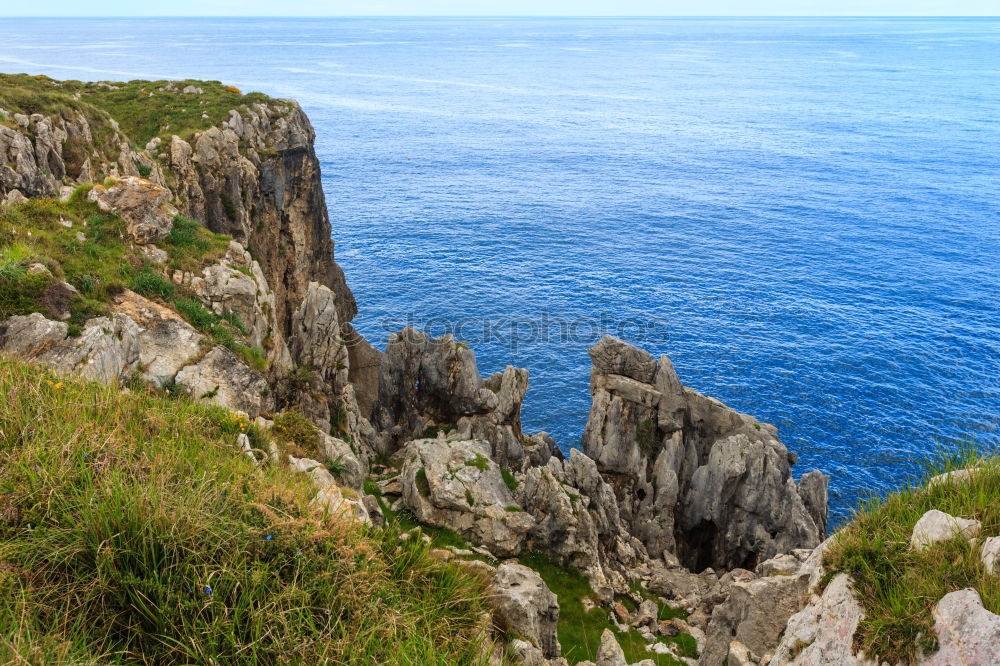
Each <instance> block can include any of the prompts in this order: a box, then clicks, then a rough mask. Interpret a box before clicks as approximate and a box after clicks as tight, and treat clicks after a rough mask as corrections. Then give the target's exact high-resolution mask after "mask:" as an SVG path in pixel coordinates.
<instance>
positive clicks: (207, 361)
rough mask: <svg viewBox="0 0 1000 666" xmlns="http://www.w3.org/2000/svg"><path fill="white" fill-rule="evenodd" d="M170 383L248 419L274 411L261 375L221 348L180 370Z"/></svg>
mask: <svg viewBox="0 0 1000 666" xmlns="http://www.w3.org/2000/svg"><path fill="white" fill-rule="evenodd" d="M174 381H175V382H176V383H177V386H179V387H180V388H182V389H183V390H185V391H187V392H188V393H189V394H190V395H191V396H192V397H194V398H196V399H203V400H208V401H210V402H213V403H215V404H217V405H219V406H221V407H226V408H228V409H232V410H234V411H241V412H246V413H247V414H249V415H250V417H251V418H253V417H256V416H257V415H258V414H260V413H262V412H265V413H266V412H270V411H271V410H272V409H273V408H274V405H273V403H272V401H271V394H270V386H269V385H268V383H267V380H266V379H265V378H264V377H263V375H261V374H260V373H259V372H256V371H255V370H253V369H252V368H250V367H249V366H247V365H246V364H245V363H243V362H242V361H240V360H239V358H237V357H236V355H235V354H233V352H231V351H229V350H228V349H226V348H225V347H222V346H217V347H214V348H213V349H212V351H210V352H208V353H207V354H206V355H205V356H204V358H202V359H201V360H200V361H198V362H197V363H193V364H191V365H188V366H185V367H184V368H182V369H181V371H180V372H178V373H177V376H176V377H175V379H174Z"/></svg>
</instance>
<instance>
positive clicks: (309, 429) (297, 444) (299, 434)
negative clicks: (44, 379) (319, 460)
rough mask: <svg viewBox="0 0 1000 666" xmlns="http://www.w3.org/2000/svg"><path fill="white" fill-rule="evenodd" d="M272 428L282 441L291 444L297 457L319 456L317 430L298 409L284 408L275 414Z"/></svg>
mask: <svg viewBox="0 0 1000 666" xmlns="http://www.w3.org/2000/svg"><path fill="white" fill-rule="evenodd" d="M272 430H273V431H274V433H275V435H277V436H278V437H279V438H281V440H282V441H283V442H288V443H291V444H292V445H293V449H294V450H293V453H294V454H295V455H296V456H297V457H299V458H316V457H319V432H318V431H317V430H316V426H314V425H313V424H312V422H311V421H309V419H307V418H306V417H305V415H304V414H302V412H300V411H299V410H298V409H295V408H291V409H286V410H285V411H283V412H281V413H280V414H276V415H275V417H274V427H273V428H272Z"/></svg>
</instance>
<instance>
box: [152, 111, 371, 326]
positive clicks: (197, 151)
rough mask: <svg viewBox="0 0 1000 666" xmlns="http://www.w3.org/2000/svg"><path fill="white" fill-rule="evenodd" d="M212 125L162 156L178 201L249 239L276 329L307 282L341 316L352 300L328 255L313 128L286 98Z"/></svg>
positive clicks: (352, 307) (350, 311) (192, 213)
mask: <svg viewBox="0 0 1000 666" xmlns="http://www.w3.org/2000/svg"><path fill="white" fill-rule="evenodd" d="M236 115H237V116H238V117H240V120H239V122H235V121H234V118H233V114H232V113H231V114H230V118H229V120H227V121H226V122H225V123H223V126H222V127H212V128H210V129H208V130H206V131H204V132H202V133H200V134H199V135H197V136H196V138H195V139H194V145H193V146H192V145H191V144H189V143H188V142H186V141H184V140H183V139H181V138H179V137H176V136H175V137H172V139H171V141H170V147H169V151H165V152H167V153H168V154H167V156H166V162H167V166H168V167H169V169H170V170H171V171H172V172H173V173H174V175H175V176H176V178H177V181H178V184H177V186H176V188H175V194H176V197H177V201H178V207H179V208H180V210H181V212H182V213H183V214H184V215H186V216H187V217H189V218H191V219H194V220H199V221H201V222H203V223H204V224H205V225H206V226H207V227H208V228H209V229H211V230H212V231H215V232H218V233H225V234H229V235H230V236H232V237H233V238H234V239H235V240H236V241H237V242H239V243H240V244H242V245H244V246H245V247H252V248H253V251H254V256H255V258H256V259H257V261H259V262H260V266H261V269H262V270H263V273H264V276H265V277H266V279H267V282H268V284H269V285H270V286H271V289H272V290H273V291H274V296H275V302H276V304H277V305H278V308H277V310H276V312H275V319H276V320H277V322H278V327H279V329H280V330H281V331H282V332H287V331H289V330H290V320H291V315H292V312H293V311H294V310H295V308H296V307H298V305H299V303H301V302H302V299H303V297H304V296H305V293H306V290H307V288H308V285H309V283H310V282H319V283H320V284H322V285H325V286H327V287H329V288H330V289H331V290H332V291H333V292H334V293H335V294H336V296H337V307H338V311H339V320H340V321H341V322H342V323H346V322H349V321H350V320H351V318H352V317H353V316H354V315H355V313H356V312H357V304H356V303H355V301H354V297H353V295H352V294H351V291H350V289H349V288H348V287H347V283H346V281H345V279H344V273H343V271H342V270H341V269H340V267H339V266H338V265H337V264H336V262H335V261H334V244H333V240H332V233H331V228H330V220H329V213H328V210H327V206H326V201H325V199H324V195H323V188H322V183H321V182H320V172H319V160H318V159H317V157H316V153H315V150H314V147H313V139H314V137H315V132H314V131H313V128H312V125H311V124H310V123H309V119H308V118H307V117H306V115H305V113H304V112H303V111H302V109H301V108H300V107H299V105H298V104H296V103H295V102H293V101H291V100H275V101H273V102H270V103H268V104H263V103H261V104H253V105H250V106H249V107H247V108H245V109H243V110H241V111H240V112H238V113H237V114H236Z"/></svg>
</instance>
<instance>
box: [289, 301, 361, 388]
mask: <svg viewBox="0 0 1000 666" xmlns="http://www.w3.org/2000/svg"><path fill="white" fill-rule="evenodd" d="M291 340H292V344H291V349H290V351H291V353H292V357H293V358H294V359H295V362H296V363H298V364H299V365H301V366H304V367H307V368H313V369H315V371H316V372H317V373H318V374H319V376H320V377H321V378H322V379H323V380H324V381H326V382H328V383H329V384H330V385H331V387H332V388H333V389H334V390H335V391H339V390H340V389H342V388H343V387H344V385H346V384H347V372H348V358H347V348H346V346H345V344H344V342H343V339H342V337H341V332H340V321H339V320H338V318H337V301H336V296H335V295H334V293H333V292H332V291H330V289H329V288H328V287H325V286H323V285H321V284H319V283H318V282H310V283H309V287H308V289H307V290H306V295H305V298H303V299H302V303H301V305H299V307H298V308H297V309H296V310H295V312H294V313H293V314H292V335H291Z"/></svg>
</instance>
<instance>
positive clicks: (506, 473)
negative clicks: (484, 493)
mask: <svg viewBox="0 0 1000 666" xmlns="http://www.w3.org/2000/svg"><path fill="white" fill-rule="evenodd" d="M500 475H501V476H503V482H504V484H505V485H506V486H507V489H508V490H510V492H514V491H515V490H517V479H515V478H514V473H513V472H511V471H510V470H509V469H507V468H506V467H502V468H501V469H500Z"/></svg>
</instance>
